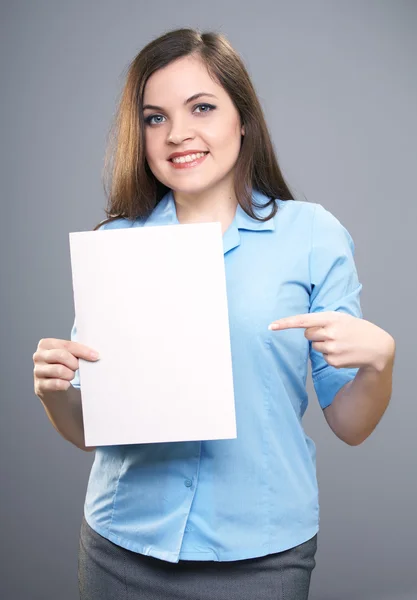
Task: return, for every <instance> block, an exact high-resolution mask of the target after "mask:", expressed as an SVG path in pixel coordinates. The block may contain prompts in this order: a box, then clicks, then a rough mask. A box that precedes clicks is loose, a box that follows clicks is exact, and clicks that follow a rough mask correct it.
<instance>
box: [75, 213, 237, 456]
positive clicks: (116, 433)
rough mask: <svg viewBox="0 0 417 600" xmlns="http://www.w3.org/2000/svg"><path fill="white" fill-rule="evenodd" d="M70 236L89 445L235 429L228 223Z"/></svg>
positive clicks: (209, 435)
mask: <svg viewBox="0 0 417 600" xmlns="http://www.w3.org/2000/svg"><path fill="white" fill-rule="evenodd" d="M69 236H70V253H71V267H72V281H73V290H74V304H75V318H76V323H77V340H78V341H79V342H81V343H82V344H86V345H87V346H90V347H92V348H94V349H95V350H97V351H98V352H99V353H100V360H98V361H96V362H89V361H86V360H82V359H80V361H79V375H80V383H81V398H82V410H83V418H84V431H85V444H86V446H105V445H114V444H136V443H149V442H172V441H187V440H188V441H189V440H209V439H210V440H214V439H225V438H228V439H231V438H236V437H237V434H236V417H235V403H234V394H233V377H232V360H231V349H230V333H229V320H228V307H227V296H226V278H225V270H224V255H223V240H222V232H221V224H220V223H196V224H186V225H185V224H184V225H165V226H156V227H155V226H152V227H138V228H129V229H110V230H98V231H83V232H75V233H70V234H69Z"/></svg>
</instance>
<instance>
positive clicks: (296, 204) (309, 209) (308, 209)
mask: <svg viewBox="0 0 417 600" xmlns="http://www.w3.org/2000/svg"><path fill="white" fill-rule="evenodd" d="M276 202H277V205H278V211H277V215H278V214H279V213H282V215H284V214H285V213H287V215H288V216H289V217H290V218H295V217H296V216H300V217H304V219H305V221H306V223H309V224H310V226H311V227H312V228H315V227H320V226H322V227H329V228H333V229H338V228H342V229H345V228H344V227H343V225H342V223H341V222H340V221H339V219H338V218H337V217H336V216H335V215H334V214H333V213H332V212H331V211H330V210H329V209H327V208H325V207H324V206H323V205H322V204H319V203H318V202H308V201H307V200H281V199H279V198H278V199H277V200H276Z"/></svg>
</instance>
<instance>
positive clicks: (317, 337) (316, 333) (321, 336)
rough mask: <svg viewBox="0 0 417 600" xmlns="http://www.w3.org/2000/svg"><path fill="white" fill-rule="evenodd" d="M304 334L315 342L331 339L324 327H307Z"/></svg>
mask: <svg viewBox="0 0 417 600" xmlns="http://www.w3.org/2000/svg"><path fill="white" fill-rule="evenodd" d="M304 336H305V337H306V338H307V339H308V340H310V341H315V342H324V341H326V340H329V339H331V337H330V335H329V334H328V332H327V329H326V328H325V327H307V329H306V330H305V332H304Z"/></svg>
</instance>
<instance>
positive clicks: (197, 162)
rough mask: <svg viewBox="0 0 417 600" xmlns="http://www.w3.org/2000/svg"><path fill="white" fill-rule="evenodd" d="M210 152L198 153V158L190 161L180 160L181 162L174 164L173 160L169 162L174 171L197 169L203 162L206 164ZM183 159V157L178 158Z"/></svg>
mask: <svg viewBox="0 0 417 600" xmlns="http://www.w3.org/2000/svg"><path fill="white" fill-rule="evenodd" d="M209 154H210V152H198V155H199V156H198V157H196V158H192V159H190V160H180V161H179V162H174V160H173V159H169V160H168V162H169V163H171V165H172V167H173V168H174V169H189V168H191V167H197V166H198V165H200V164H201V163H202V162H204V161H205V160H206V158H207V156H208V155H209ZM177 158H183V157H177Z"/></svg>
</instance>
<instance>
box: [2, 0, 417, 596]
mask: <svg viewBox="0 0 417 600" xmlns="http://www.w3.org/2000/svg"><path fill="white" fill-rule="evenodd" d="M183 26H196V27H200V28H202V29H204V30H207V29H214V30H220V31H223V32H224V33H225V34H226V35H227V36H228V37H229V39H230V41H231V42H232V44H233V45H234V46H235V47H236V49H237V50H238V51H239V52H240V53H241V55H242V57H243V59H244V61H245V63H246V65H247V68H248V70H249V72H250V74H251V76H252V78H253V82H254V84H255V86H256V89H257V91H258V94H259V97H260V99H261V102H262V105H263V107H264V110H265V113H266V118H267V121H268V125H269V127H270V131H271V134H272V137H273V140H274V144H275V147H276V149H277V155H278V159H279V161H280V164H281V167H282V169H283V172H284V174H285V176H286V178H287V180H288V182H289V184H290V186H291V187H292V189H293V191H294V193H295V194H296V197H297V199H301V200H308V201H311V202H319V203H321V204H323V205H324V206H325V207H326V208H328V209H329V210H330V211H332V212H333V214H335V215H336V216H337V217H338V218H339V219H340V221H341V222H342V223H343V224H344V225H345V226H346V228H347V229H348V230H349V232H350V233H351V235H352V237H353V239H354V242H355V246H356V254H355V258H356V263H357V267H358V272H359V276H360V279H361V282H362V283H363V286H364V287H363V292H362V296H361V300H362V308H363V312H364V318H366V319H367V320H370V321H372V322H373V323H376V324H377V325H379V326H380V327H382V328H383V329H385V330H387V331H388V332H389V333H391V334H392V335H393V336H394V338H395V339H396V342H397V355H396V364H395V370H394V390H393V394H392V399H391V403H390V406H389V408H388V410H387V412H386V413H385V416H384V417H383V420H382V421H381V423H380V424H379V426H378V427H377V429H376V430H375V431H374V433H373V434H372V435H371V437H370V438H368V440H366V441H365V442H364V443H363V444H362V445H360V446H358V447H354V448H352V447H349V446H347V445H345V444H344V443H343V442H341V441H340V440H338V438H336V436H335V435H334V434H333V433H332V431H331V430H330V428H329V427H328V425H327V423H326V422H325V419H324V416H323V414H322V412H321V410H320V407H319V405H318V402H317V399H316V396H315V394H314V389H313V387H312V383H311V380H309V382H308V390H309V394H310V406H309V408H308V411H307V413H306V416H305V420H304V425H305V429H306V431H307V433H308V434H309V435H310V436H311V437H312V438H313V439H314V440H315V442H316V445H317V461H318V477H319V485H320V497H321V528H320V533H319V548H318V552H317V555H316V559H317V567H316V569H315V570H314V572H313V577H312V583H311V595H310V597H311V599H312V600H319V599H320V600H342V599H343V600H344V599H346V600H353V599H359V600H363V599H366V600H374V599H375V600H376V599H378V600H385V599H386V600H388V599H389V600H394V599H395V600H406V599H407V600H411V598H416V597H417V576H416V550H415V548H416V533H417V525H416V523H417V521H416V513H415V508H416V487H417V486H416V459H415V457H416V440H415V420H416V417H417V408H416V394H415V363H416V351H415V334H416V320H415V318H416V317H415V314H416V313H415V301H416V298H417V289H416V281H415V274H416V271H415V260H416V250H415V236H416V217H417V211H416V206H415V201H416V181H415V176H416V172H417V170H416V163H417V161H416V139H417V117H416V107H417V76H416V75H417V72H416V68H415V67H416V57H417V35H416V32H417V3H416V2H413V1H412V0H410V1H405V0H392V1H390V2H388V1H383V0H381V1H375V0H367V1H354V2H352V1H345V2H342V1H339V2H337V1H335V2H330V1H329V2H308V1H305V2H299V1H291V2H278V1H277V0H273V1H272V0H271V1H269V2H267V1H257V2H255V3H248V4H247V6H246V7H245V9H244V10H243V8H242V2H241V0H239V1H236V2H233V1H229V2H227V3H225V2H216V1H214V0H210V2H208V3H195V2H182V1H181V0H176V1H175V2H160V1H157V0H153V1H152V3H150V4H149V3H148V2H145V1H142V2H138V1H137V2H133V1H131V2H128V1H120V0H119V1H118V2H98V1H97V2H85V1H82V2H81V1H80V0H78V1H73V2H71V3H67V2H63V1H61V2H53V1H49V2H41V1H36V2H35V1H32V2H29V1H27V2H22V1H21V0H19V1H16V0H14V1H13V2H12V1H10V2H3V3H2V4H1V36H0V39H1V48H0V50H1V52H0V60H1V86H0V87H1V136H2V143H1V161H0V167H1V236H0V244H1V247H0V257H1V360H0V368H1V392H0V394H1V411H2V414H1V420H0V427H1V431H0V434H1V435H0V441H1V448H0V464H1V496H0V498H1V507H0V509H1V510H0V514H1V540H2V544H1V554H2V555H1V557H0V565H1V566H0V568H1V580H0V596H1V598H5V599H6V598H7V599H9V598H13V599H21V598H25V599H30V600H36V599H39V600H40V599H42V600H47V599H54V600H55V599H57V598H59V599H60V600H70V599H74V598H76V597H78V591H77V580H76V569H77V547H78V534H79V527H80V522H81V517H82V508H83V502H84V495H85V489H86V484H87V479H88V474H89V470H90V466H91V463H92V460H93V458H94V455H93V454H87V453H83V452H81V451H80V450H77V449H76V448H75V447H74V446H72V445H71V444H69V443H68V442H66V441H65V440H64V439H63V438H61V437H60V436H59V435H58V434H57V432H56V431H55V429H54V428H53V426H52V425H51V424H50V422H49V421H48V419H47V416H46V414H45V412H44V410H43V408H42V406H41V404H40V402H39V400H38V399H37V397H36V396H35V395H34V391H33V362H32V354H33V352H34V351H35V350H36V347H37V343H38V341H39V339H40V338H42V337H58V338H66V339H68V338H69V335H70V329H71V326H72V321H73V316H74V315H73V310H74V307H73V296H72V283H71V267H70V256H69V242H68V234H69V232H71V231H82V230H88V229H92V228H93V227H94V225H95V224H96V223H98V221H100V220H101V219H103V218H104V210H103V207H104V205H105V198H104V194H103V191H102V186H101V180H100V177H101V170H102V166H103V156H104V147H105V142H106V136H107V132H108V128H109V125H110V120H111V117H112V115H113V113H114V110H115V103H116V100H117V96H118V94H119V92H120V89H121V85H122V81H123V79H122V77H123V71H124V69H125V68H126V66H127V64H128V62H129V61H130V60H131V59H132V58H133V56H134V55H135V54H136V53H137V52H138V51H139V50H140V49H141V47H143V45H145V44H146V43H147V42H148V41H150V40H151V39H152V38H154V37H157V36H158V35H161V34H162V33H163V32H164V31H165V30H168V29H173V28H176V27H183Z"/></svg>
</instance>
